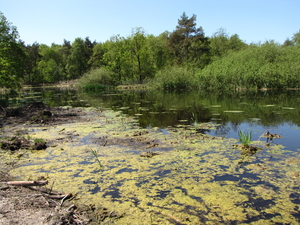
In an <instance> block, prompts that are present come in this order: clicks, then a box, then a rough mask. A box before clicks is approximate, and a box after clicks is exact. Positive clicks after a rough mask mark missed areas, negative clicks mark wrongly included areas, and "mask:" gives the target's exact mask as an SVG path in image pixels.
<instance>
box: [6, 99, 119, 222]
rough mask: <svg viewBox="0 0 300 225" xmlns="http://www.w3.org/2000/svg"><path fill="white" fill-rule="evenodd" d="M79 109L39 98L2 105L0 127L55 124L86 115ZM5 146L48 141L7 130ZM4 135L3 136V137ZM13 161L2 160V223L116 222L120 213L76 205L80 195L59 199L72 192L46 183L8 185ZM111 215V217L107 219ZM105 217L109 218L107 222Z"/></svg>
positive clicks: (36, 145)
mask: <svg viewBox="0 0 300 225" xmlns="http://www.w3.org/2000/svg"><path fill="white" fill-rule="evenodd" d="M83 114H84V112H82V111H81V110H79V109H62V108H49V107H47V106H45V105H44V104H43V103H41V102H35V103H32V104H30V105H27V106H24V107H20V108H1V109H0V128H5V127H6V126H10V127H14V126H15V127H17V126H18V125H20V124H24V123H25V124H27V125H28V126H30V124H40V125H41V126H43V125H44V124H47V125H55V124H61V123H66V122H72V121H73V120H76V121H78V120H80V119H81V117H80V116H81V115H83ZM5 136H6V139H4V140H1V148H2V149H4V150H7V151H11V152H12V153H13V151H15V150H17V149H20V148H23V149H24V148H29V149H37V150H38V149H43V148H45V147H46V143H44V142H38V143H30V141H29V140H27V139H26V138H24V137H17V136H16V134H10V133H6V134H5ZM2 139H3V137H2ZM11 166H13V165H11V164H8V163H7V162H2V161H1V162H0V224H102V223H103V224H112V223H113V220H114V219H117V218H119V217H120V216H122V215H118V214H117V213H116V212H114V211H109V210H108V209H105V208H95V207H94V206H92V205H88V206H86V205H84V206H83V205H76V196H73V197H72V198H69V199H67V198H65V199H64V200H62V199H55V198H53V196H55V195H61V196H69V195H65V194H64V193H58V192H54V191H53V190H50V189H46V188H44V187H38V188H35V189H33V188H29V187H22V186H12V185H8V184H7V182H8V181H11V180H12V178H11V177H10V176H9V169H10V168H11ZM107 218H108V219H107ZM104 220H105V222H103V221H104Z"/></svg>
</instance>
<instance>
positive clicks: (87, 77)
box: [77, 68, 114, 89]
mask: <svg viewBox="0 0 300 225" xmlns="http://www.w3.org/2000/svg"><path fill="white" fill-rule="evenodd" d="M112 75H113V74H112V72H110V71H108V70H106V69H104V68H97V69H94V70H91V71H89V72H87V73H85V74H84V75H83V76H82V77H81V78H80V79H79V80H78V83H77V84H78V87H79V88H85V89H86V88H87V89H93V88H100V89H103V87H105V86H111V85H114V81H113V78H112Z"/></svg>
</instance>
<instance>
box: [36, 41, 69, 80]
mask: <svg viewBox="0 0 300 225" xmlns="http://www.w3.org/2000/svg"><path fill="white" fill-rule="evenodd" d="M60 49H61V46H60V45H55V44H52V46H51V47H49V46H47V45H44V44H42V45H40V47H39V52H40V55H41V56H42V59H41V60H40V61H39V62H38V64H37V70H38V74H39V76H38V77H36V79H35V82H37V83H40V82H57V81H60V80H63V79H64V78H65V71H64V63H63V60H62V55H61V54H60V52H59V50H60Z"/></svg>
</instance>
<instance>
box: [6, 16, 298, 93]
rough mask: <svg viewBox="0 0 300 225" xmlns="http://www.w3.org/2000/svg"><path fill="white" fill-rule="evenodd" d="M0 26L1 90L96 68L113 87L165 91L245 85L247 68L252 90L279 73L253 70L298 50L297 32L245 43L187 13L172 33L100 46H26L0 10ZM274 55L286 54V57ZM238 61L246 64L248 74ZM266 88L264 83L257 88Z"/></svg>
mask: <svg viewBox="0 0 300 225" xmlns="http://www.w3.org/2000/svg"><path fill="white" fill-rule="evenodd" d="M0 25H1V26H0V87H7V88H17V87H20V85H21V84H32V85H34V84H40V83H48V82H58V81H66V80H73V79H78V78H81V77H82V76H84V75H86V74H92V73H91V71H98V70H99V68H101V70H102V72H103V70H105V71H108V72H109V82H108V83H109V84H112V85H119V84H132V83H145V82H149V81H155V82H156V84H157V86H160V87H162V88H165V89H173V88H175V89H177V88H185V87H186V86H195V85H196V86H198V87H214V86H219V87H221V86H222V85H224V84H228V82H229V83H230V84H232V85H241V86H243V85H245V84H247V82H248V81H249V80H250V78H249V79H248V80H247V79H246V80H242V79H237V78H238V77H240V76H241V77H242V76H245V72H249V71H248V70H251V73H252V72H253V71H254V72H253V73H254V74H252V75H251V76H253V79H252V80H254V81H253V82H252V84H253V86H255V84H256V83H259V82H258V80H257V79H256V78H257V77H258V78H259V77H260V76H263V75H265V73H277V68H275V67H274V66H272V65H269V67H268V68H265V69H264V70H260V71H257V69H261V67H262V66H265V67H267V66H266V64H270V63H271V64H272V62H277V61H279V62H280V61H281V60H289V57H290V56H296V55H297V54H298V52H299V46H300V32H298V33H296V34H294V36H293V38H292V39H287V40H286V41H285V42H284V43H283V44H282V45H280V44H277V43H274V42H272V41H269V42H266V43H264V44H259V43H258V44H246V43H245V42H243V41H242V40H241V39H240V38H239V36H238V35H237V34H234V35H229V34H228V33H227V32H226V30H224V29H220V30H218V31H217V32H215V33H214V34H213V35H212V36H211V37H208V36H206V35H205V33H204V30H203V28H202V27H201V26H200V27H198V26H197V24H196V15H193V16H191V17H188V16H187V15H186V14H185V13H183V14H182V15H181V16H180V18H179V19H178V24H177V26H176V27H175V29H174V30H173V31H172V32H169V31H165V32H163V33H161V34H160V35H158V36H154V35H151V34H150V35H149V34H147V33H146V32H145V30H144V29H143V28H134V29H133V30H132V33H131V35H129V36H128V37H122V36H120V35H115V36H113V37H111V38H110V39H109V40H107V41H105V42H103V43H98V42H96V41H91V40H90V39H89V37H86V38H85V39H83V38H76V39H75V40H74V41H73V42H72V43H71V42H70V41H67V40H64V41H63V44H52V45H51V46H48V45H45V44H39V43H33V44H25V43H24V42H23V41H22V40H21V39H20V37H19V34H18V31H17V28H16V27H15V26H13V25H12V24H11V23H10V22H9V21H8V20H7V19H6V17H5V16H4V14H3V13H1V12H0ZM266 46H267V47H266ZM282 52H284V53H282ZM274 54H275V55H274ZM278 54H279V55H286V54H287V56H285V59H284V58H281V57H279V56H278ZM262 55H264V57H265V58H268V57H269V58H268V59H266V60H263V62H264V64H263V65H260V64H259V65H257V66H259V68H254V67H255V65H256V64H257V62H252V61H253V60H254V59H253V57H256V56H262ZM276 57H277V58H276ZM265 58H264V59H265ZM296 58H297V57H296ZM247 59H249V61H247ZM250 59H253V60H252V61H251V60H250ZM297 59H298V58H297ZM236 60H237V61H238V62H237V61H236ZM272 60H273V61H272ZM250 61H251V62H252V63H253V64H251V63H250ZM294 61H295V59H293V62H294ZM241 63H246V64H247V65H248V70H247V68H244V66H245V65H242V64H241ZM280 63H282V62H280ZM250 64H251V65H250ZM298 64H299V61H298ZM232 65H234V66H232ZM284 66H286V67H287V68H288V66H292V67H297V68H298V74H297V69H295V71H293V73H294V76H295V77H297V78H299V76H300V69H299V66H297V65H296V64H295V65H294V64H293V65H284ZM252 67H253V68H252ZM239 68H240V71H239ZM255 71H256V74H255ZM229 78H230V79H229ZM254 78H255V79H256V80H255V79H254ZM274 79H275V78H274ZM267 80H268V79H267ZM298 80H300V79H298ZM275 81H276V80H275ZM155 82H154V83H155ZM243 82H244V83H243ZM286 82H288V81H286ZM217 83H219V85H218V84H217ZM269 83H270V82H269ZM271 83H272V82H271ZM264 85H268V82H265V81H264V82H263V84H260V85H257V87H258V86H259V87H263V86H264Z"/></svg>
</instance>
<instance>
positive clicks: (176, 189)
mask: <svg viewBox="0 0 300 225" xmlns="http://www.w3.org/2000/svg"><path fill="white" fill-rule="evenodd" d="M133 121H134V120H133V119H132V118H130V117H123V116H122V115H120V114H119V113H115V112H112V111H104V112H102V113H98V114H95V113H92V115H90V116H89V114H87V115H86V121H83V122H82V121H81V122H73V123H70V124H63V125H57V126H56V127H47V129H45V127H43V128H44V129H43V130H41V129H40V128H39V127H36V128H34V127H33V128H32V129H33V132H31V133H30V134H29V135H30V136H31V137H32V138H42V139H45V140H47V141H48V142H49V143H52V144H51V146H52V147H48V148H47V149H46V150H45V151H40V152H37V153H32V154H28V155H26V156H25V157H23V158H21V160H20V161H19V163H18V165H19V167H17V168H15V169H14V170H13V175H14V176H15V177H19V178H20V179H21V178H22V179H28V178H29V177H30V178H32V179H33V178H35V177H38V176H41V175H45V176H46V177H49V182H50V183H51V182H54V188H55V189H58V190H62V191H64V192H68V193H69V192H71V193H79V196H81V201H82V202H84V203H87V204H96V205H97V204H101V205H102V206H104V207H107V208H109V209H111V210H115V211H117V212H118V213H120V214H122V213H124V216H123V217H122V218H120V219H119V220H118V221H116V224H230V223H238V224H243V223H250V222H252V223H253V224H262V223H263V224H276V223H281V224H297V223H298V222H299V221H298V218H297V215H298V214H299V211H298V208H299V201H298V200H297V196H298V195H297V193H298V191H299V189H298V187H299V183H300V182H299V172H300V169H299V160H295V159H297V157H299V155H298V154H297V153H295V152H289V155H287V154H285V153H286V152H287V151H286V150H283V148H284V146H279V145H272V144H271V145H270V146H268V148H264V145H265V142H262V141H257V142H254V144H255V145H257V146H260V147H262V150H260V151H258V152H257V153H255V154H253V155H243V152H242V151H241V150H238V149H236V148H233V145H234V144H236V143H237V140H235V139H222V138H216V137H211V136H208V135H204V134H202V133H197V132H194V131H193V130H192V129H185V128H172V129H168V132H167V133H163V132H160V131H159V130H158V129H154V128H153V129H139V128H137V127H136V126H132V122H133ZM200 125H201V124H200ZM203 126H204V127H207V129H209V126H207V124H204V125H203ZM38 129H39V132H36V131H37V130H38ZM211 129H214V127H213V126H212V127H211ZM90 149H95V150H97V153H98V158H99V161H100V162H101V165H103V167H102V168H101V170H100V169H99V166H98V165H97V162H96V161H95V158H94V157H93V155H92V154H91V153H90ZM150 150H151V151H152V152H159V155H155V156H154V157H152V158H147V157H140V154H141V153H143V152H147V151H150ZM297 174H298V176H297Z"/></svg>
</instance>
